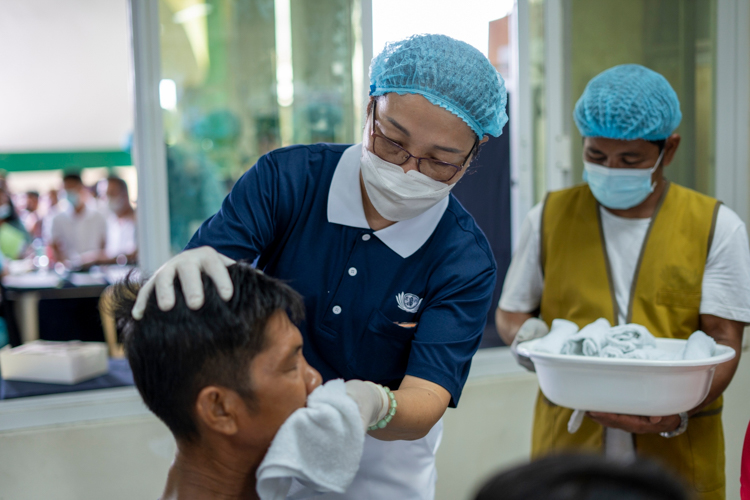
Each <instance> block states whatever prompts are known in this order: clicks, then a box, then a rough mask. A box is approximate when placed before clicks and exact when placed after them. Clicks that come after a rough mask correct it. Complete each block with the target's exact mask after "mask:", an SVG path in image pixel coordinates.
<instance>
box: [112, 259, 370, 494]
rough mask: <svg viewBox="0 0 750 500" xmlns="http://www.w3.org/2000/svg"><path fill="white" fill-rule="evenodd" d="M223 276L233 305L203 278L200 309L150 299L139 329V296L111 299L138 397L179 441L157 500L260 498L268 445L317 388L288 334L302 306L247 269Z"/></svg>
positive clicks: (296, 337) (133, 291)
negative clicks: (135, 314) (162, 305)
mask: <svg viewBox="0 0 750 500" xmlns="http://www.w3.org/2000/svg"><path fill="white" fill-rule="evenodd" d="M228 270H229V274H230V276H231V278H232V282H233V285H234V289H235V292H234V295H233V296H232V298H231V300H229V301H228V302H225V301H224V300H222V299H221V298H220V297H219V294H218V292H217V290H216V287H215V286H214V285H213V282H212V281H211V280H210V279H209V278H207V277H206V276H205V275H204V276H203V288H204V293H205V297H206V301H205V305H204V306H203V307H202V308H201V309H199V310H197V311H194V310H191V309H189V308H188V306H187V304H186V302H185V300H184V298H183V294H182V292H181V291H178V292H177V293H176V297H177V301H176V304H175V306H174V307H173V308H172V309H171V310H170V311H166V312H165V311H161V310H159V308H158V307H157V305H156V296H155V294H152V295H151V297H150V298H149V303H148V305H147V308H146V311H145V314H144V315H143V318H142V319H141V320H138V321H136V320H134V319H133V318H132V316H131V314H130V311H131V309H132V308H133V304H134V302H135V298H136V295H137V292H138V288H139V286H138V285H136V284H134V283H123V284H120V285H117V286H116V287H115V290H114V299H113V300H114V308H115V310H114V313H115V317H116V319H117V324H118V329H119V330H120V331H121V332H122V334H123V337H124V345H125V352H126V354H127V357H128V360H129V361H130V366H131V368H132V370H133V377H134V379H135V383H136V386H137V387H138V391H139V392H140V394H141V396H142V397H143V400H144V402H145V403H146V405H147V406H148V407H149V409H150V410H151V411H152V412H154V413H155V414H156V416H157V417H159V418H160V419H161V420H162V421H163V422H164V423H165V424H166V425H167V427H169V429H170V430H171V431H172V434H173V435H174V437H175V440H176V441H177V454H176V458H175V460H174V462H173V463H172V466H171V468H170V470H169V476H168V478H167V484H166V486H165V488H164V493H163V494H162V497H161V498H162V500H168V499H184V498H190V499H201V498H211V499H214V498H238V499H239V498H243V499H244V498H258V496H257V493H256V470H257V469H258V466H259V465H260V464H261V461H262V460H263V458H264V456H265V455H266V451H267V450H268V448H269V446H270V444H271V441H272V440H273V438H274V436H275V435H276V432H277V431H278V430H279V428H280V427H281V425H282V424H283V423H284V422H285V421H286V420H287V418H288V417H289V416H290V415H291V414H292V413H294V412H295V410H297V409H299V408H302V407H304V406H305V404H306V400H307V396H308V395H309V394H310V393H311V392H312V391H313V389H315V388H316V387H317V386H319V385H320V381H321V376H320V374H319V373H318V372H317V371H316V370H315V369H313V368H312V367H310V366H309V365H308V364H307V361H305V358H304V356H303V354H302V336H301V335H300V332H299V330H298V329H297V327H296V326H295V324H294V321H298V320H300V319H301V318H302V316H303V312H304V306H303V303H302V298H301V297H300V296H299V295H298V294H297V293H296V292H295V291H294V290H292V289H291V288H290V287H288V286H286V285H284V284H282V283H281V282H280V281H278V280H276V279H273V278H271V277H268V276H266V275H264V274H263V273H261V272H258V271H256V270H255V269H253V268H252V267H251V266H250V265H248V264H245V263H237V264H234V265H232V266H230V267H229V268H228ZM175 287H176V288H177V289H178V290H179V287H180V284H179V280H176V281H175ZM356 416H357V418H359V415H356Z"/></svg>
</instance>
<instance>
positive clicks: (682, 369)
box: [518, 339, 735, 417]
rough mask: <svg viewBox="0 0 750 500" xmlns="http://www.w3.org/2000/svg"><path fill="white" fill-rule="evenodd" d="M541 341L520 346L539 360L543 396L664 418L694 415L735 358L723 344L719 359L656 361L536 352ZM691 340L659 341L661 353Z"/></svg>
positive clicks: (574, 405)
mask: <svg viewBox="0 0 750 500" xmlns="http://www.w3.org/2000/svg"><path fill="white" fill-rule="evenodd" d="M537 342H538V340H532V341H529V342H524V343H522V344H519V346H518V352H519V353H520V354H523V355H524V356H528V357H530V358H531V360H532V361H533V362H534V367H535V368H536V373H537V376H538V378H539V386H540V387H541V389H542V393H544V395H545V396H546V397H547V399H549V400H550V401H552V402H553V403H555V404H556V405H559V406H564V407H566V408H573V409H576V410H586V411H597V412H605V413H620V414H625V415H642V416H649V417H660V416H665V415H674V414H677V413H680V412H683V411H688V410H691V409H693V408H695V407H696V406H698V405H699V404H700V403H701V402H702V401H703V400H704V399H705V398H706V396H707V395H708V391H709V389H710V388H711V381H712V380H713V378H714V372H715V371H716V366H717V365H719V364H721V363H724V362H726V361H729V360H730V359H732V358H734V356H735V352H734V349H732V348H731V347H727V346H724V345H717V346H716V352H715V354H714V356H712V357H710V358H707V359H700V360H689V361H682V360H680V361H654V360H642V359H613V358H595V357H585V356H570V355H562V354H549V353H543V352H536V351H535V350H534V345H535V344H536V343H537ZM686 342H687V341H686V340H679V339H656V347H657V349H662V350H665V351H670V352H681V351H682V350H683V349H684V347H685V343H686Z"/></svg>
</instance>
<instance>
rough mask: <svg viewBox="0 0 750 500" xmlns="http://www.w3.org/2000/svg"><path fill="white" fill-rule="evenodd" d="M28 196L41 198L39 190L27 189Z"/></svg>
mask: <svg viewBox="0 0 750 500" xmlns="http://www.w3.org/2000/svg"><path fill="white" fill-rule="evenodd" d="M26 196H33V197H34V198H39V191H26Z"/></svg>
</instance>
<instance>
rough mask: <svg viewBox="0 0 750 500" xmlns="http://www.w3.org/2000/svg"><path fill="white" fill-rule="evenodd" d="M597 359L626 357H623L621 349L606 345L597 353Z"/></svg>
mask: <svg viewBox="0 0 750 500" xmlns="http://www.w3.org/2000/svg"><path fill="white" fill-rule="evenodd" d="M628 354H635V353H628ZM599 357H600V358H625V357H628V356H626V355H625V353H624V352H622V350H621V349H618V348H617V347H615V346H612V345H607V346H604V347H602V350H601V351H599Z"/></svg>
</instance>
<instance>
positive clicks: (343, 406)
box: [256, 379, 365, 500]
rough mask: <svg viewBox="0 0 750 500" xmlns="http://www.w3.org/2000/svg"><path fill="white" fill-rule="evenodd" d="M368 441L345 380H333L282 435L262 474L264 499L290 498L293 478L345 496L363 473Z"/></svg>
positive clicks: (292, 419)
mask: <svg viewBox="0 0 750 500" xmlns="http://www.w3.org/2000/svg"><path fill="white" fill-rule="evenodd" d="M364 442H365V433H364V429H363V428H362V418H361V417H360V415H359V408H358V407H357V403H355V402H354V400H353V399H352V398H351V397H349V396H348V395H347V394H346V388H345V386H344V381H343V380H340V379H337V380H331V381H329V382H327V383H326V384H325V385H322V386H320V387H318V388H317V389H315V390H314V391H313V392H312V393H311V394H310V395H309V396H308V398H307V407H305V408H300V409H299V410H297V411H295V412H294V413H293V414H292V415H291V416H290V417H289V418H288V419H287V421H286V422H284V424H283V425H282V426H281V428H280V429H279V432H278V433H276V437H275V438H274V440H273V442H272V443H271V447H270V448H269V449H268V452H267V453H266V456H265V458H264V459H263V462H261V464H260V467H258V471H257V473H256V478H257V486H256V490H257V492H258V495H259V496H260V498H261V500H284V499H285V498H286V496H287V493H288V492H289V487H290V486H291V484H292V479H296V480H297V481H299V482H300V483H302V484H303V485H305V486H307V487H308V488H310V489H313V490H315V491H318V492H321V493H328V492H334V493H343V492H345V491H346V489H347V488H348V487H349V485H350V484H351V482H352V481H353V480H354V476H355V475H356V474H357V470H358V469H359V462H360V459H361V458H362V450H363V447H364Z"/></svg>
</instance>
